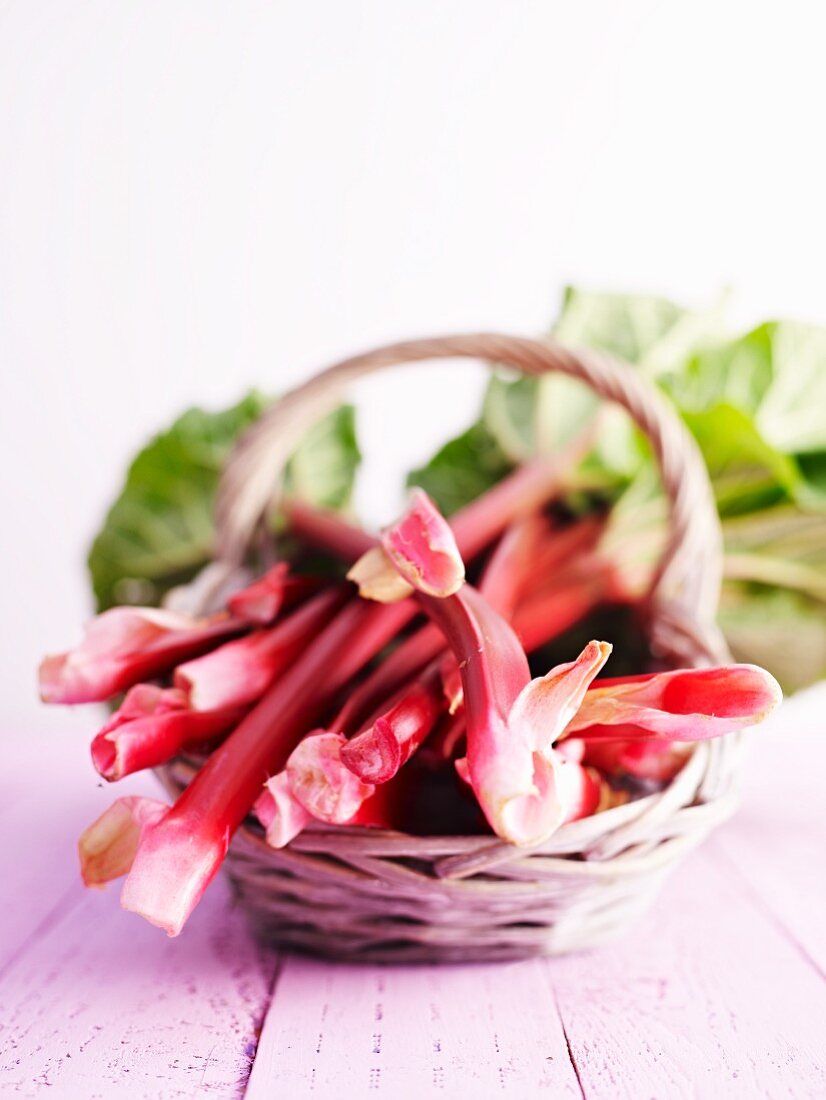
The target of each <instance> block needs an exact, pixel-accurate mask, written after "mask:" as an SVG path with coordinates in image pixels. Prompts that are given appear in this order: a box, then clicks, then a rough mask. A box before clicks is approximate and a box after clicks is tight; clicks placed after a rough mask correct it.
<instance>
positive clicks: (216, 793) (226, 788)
mask: <svg viewBox="0 0 826 1100" xmlns="http://www.w3.org/2000/svg"><path fill="white" fill-rule="evenodd" d="M408 614H409V612H408V609H407V607H406V606H405V605H404V604H393V605H389V606H387V607H376V605H369V604H364V603H361V602H360V601H358V600H352V601H351V602H350V603H348V604H347V605H345V607H344V608H343V609H342V610H341V611H340V612H339V613H338V615H337V616H336V617H335V619H333V621H332V622H331V623H330V624H329V625H328V626H327V627H325V628H324V630H322V631H321V633H320V634H319V635H318V637H317V639H316V642H315V644H314V645H313V646H312V648H308V649H307V650H306V651H305V652H304V653H303V654H302V655H301V657H300V658H299V659H298V660H297V661H296V662H295V664H293V665H292V666H291V667H290V668H289V669H288V670H287V672H286V673H285V674H284V675H283V676H282V677H281V678H280V679H279V680H277V681H276V682H275V684H274V685H273V686H272V687H271V688H270V689H269V691H268V692H267V694H266V695H265V696H264V698H263V699H262V700H261V701H260V702H259V703H258V705H257V706H256V707H254V708H253V710H251V711H250V712H249V714H247V716H246V717H245V718H243V719H242V720H241V722H240V723H239V725H238V726H237V727H236V728H235V730H233V732H232V733H231V734H230V735H229V737H228V738H227V739H226V741H224V742H223V743H222V744H221V745H219V746H218V748H216V750H215V751H214V752H213V753H212V754H211V756H210V757H209V759H208V760H207V762H206V764H205V765H204V767H203V768H202V769H201V771H200V772H198V774H197V775H196V776H195V778H194V779H193V781H192V783H191V784H190V785H189V786H188V787H187V788H186V790H185V791H184V792H183V794H182V795H181V797H180V798H179V799H178V801H177V802H176V803H175V805H174V806H173V807H172V808H171V809H170V810H169V812H168V813H167V814H166V815H165V816H164V818H163V819H162V820H161V821H159V822H157V823H156V824H154V825H153V826H151V827H149V828H147V829H146V830H144V833H143V835H142V836H141V840H140V843H139V845H138V850H137V853H136V855H135V861H134V863H133V865H132V869H131V871H130V873H129V876H128V878H127V880H126V883H125V885H124V888H123V894H122V897H121V904H122V905H123V906H124V908H125V909H129V910H131V911H133V912H136V913H139V914H141V915H142V916H144V917H145V918H146V919H147V920H149V921H150V922H151V923H153V924H157V925H158V926H159V927H161V928H164V929H165V930H166V931H167V932H168V933H169V935H172V936H174V935H177V934H178V933H179V932H180V930H181V928H182V927H183V925H184V924H185V922H186V920H187V918H188V916H189V914H190V913H191V912H192V910H193V909H194V908H195V906H196V905H197V903H198V901H199V900H200V898H201V895H202V894H203V892H204V890H205V889H206V887H207V886H208V885H209V883H210V881H211V880H212V878H213V877H214V876H215V874H216V873H217V871H218V868H219V867H220V865H221V861H222V860H223V858H224V856H225V854H226V851H227V848H228V847H229V843H230V840H231V838H232V836H233V834H234V833H235V831H236V829H237V828H238V826H239V825H240V824H241V822H242V821H243V819H244V817H245V816H246V814H247V813H248V812H249V810H250V808H251V807H252V805H253V803H254V802H255V801H256V799H257V798H258V796H259V795H260V793H261V790H262V788H263V786H264V783H265V782H266V780H267V778H268V777H269V776H271V775H275V774H277V773H278V772H279V771H281V770H282V769H283V767H284V765H285V764H286V762H287V759H288V757H289V755H290V753H291V752H292V750H293V748H294V747H295V745H296V744H297V742H298V741H299V740H300V738H301V736H302V734H303V733H304V731H305V730H306V729H307V728H309V727H311V726H312V723H313V722H314V721H315V720H317V719H318V717H319V716H320V715H321V714H322V713H323V711H324V709H325V707H327V706H328V705H329V702H330V700H331V699H332V698H333V697H334V696H335V694H336V693H337V692H338V691H340V690H341V688H342V687H343V686H344V685H345V684H346V683H347V681H348V680H349V679H350V678H351V677H352V676H353V675H355V673H356V672H358V670H359V669H360V668H361V667H362V666H363V665H364V664H365V663H366V662H367V661H369V660H370V659H371V658H372V657H374V656H375V655H376V653H378V652H379V651H380V650H381V649H382V648H383V647H384V646H385V645H386V644H387V643H388V642H389V641H390V640H391V639H392V638H393V637H394V636H395V634H396V633H397V632H398V630H399V628H400V624H401V622H402V621H403V620H404V619H405V618H406V617H407V616H408Z"/></svg>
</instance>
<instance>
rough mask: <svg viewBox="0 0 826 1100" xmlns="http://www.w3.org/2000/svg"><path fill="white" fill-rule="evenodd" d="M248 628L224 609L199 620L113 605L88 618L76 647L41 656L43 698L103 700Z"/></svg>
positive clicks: (78, 701)
mask: <svg viewBox="0 0 826 1100" xmlns="http://www.w3.org/2000/svg"><path fill="white" fill-rule="evenodd" d="M246 629H248V627H247V624H246V623H243V622H240V621H239V620H238V619H236V618H234V617H232V616H230V615H227V614H226V613H225V612H220V613H219V614H217V615H212V616H210V617H209V618H206V619H197V618H194V617H192V616H190V615H183V614H180V613H178V612H174V611H164V610H158V609H157V608H154V607H113V608H112V609H111V610H109V611H104V612H103V614H102V615H98V616H97V618H96V619H93V620H92V622H91V623H90V624H89V625H88V626H87V628H86V631H85V634H84V638H83V641H82V642H81V643H80V645H79V646H77V647H76V648H75V649H72V650H69V651H68V652H66V653H60V654H57V655H54V656H51V657H46V658H45V659H44V660H43V662H42V664H41V665H40V693H41V698H42V699H43V701H44V702H46V703H96V702H102V701H103V700H105V699H109V698H111V697H112V696H113V695H117V694H118V693H119V692H121V691H126V690H127V688H130V687H133V686H134V685H135V684H138V683H141V682H142V681H144V680H151V679H153V678H154V677H156V676H160V675H161V674H163V673H165V672H169V671H170V669H172V668H174V667H175V665H177V664H179V663H180V662H181V661H185V660H188V659H189V658H190V657H197V656H200V654H202V653H207V652H208V651H209V650H211V649H214V648H215V647H216V646H217V645H220V644H221V643H222V642H225V641H227V639H229V638H232V637H233V636H235V635H236V634H240V633H242V632H243V631H244V630H246Z"/></svg>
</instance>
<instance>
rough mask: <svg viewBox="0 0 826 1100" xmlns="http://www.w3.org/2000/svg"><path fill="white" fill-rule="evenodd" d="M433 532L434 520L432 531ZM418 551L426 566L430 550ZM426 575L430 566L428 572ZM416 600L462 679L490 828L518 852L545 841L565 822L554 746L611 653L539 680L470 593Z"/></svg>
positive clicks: (471, 751)
mask: <svg viewBox="0 0 826 1100" xmlns="http://www.w3.org/2000/svg"><path fill="white" fill-rule="evenodd" d="M401 522H402V523H403V522H404V518H403V519H402V521H401ZM443 522H444V521H443ZM435 529H436V526H435V521H434V524H433V525H432V526H431V528H430V530H431V531H433V530H435ZM415 552H416V553H418V554H421V555H422V556H423V557H424V558H426V556H427V554H428V553H429V549H428V545H427V542H426V541H425V542H424V543H422V544H421V545H417V547H416V548H415ZM426 569H427V562H426V561H423V562H422V563H421V570H420V571H421V573H422V574H424V573H425V571H426ZM412 575H413V574H411V576H412ZM417 599H418V602H419V604H420V605H421V607H422V608H423V610H424V611H425V612H426V613H427V614H428V615H429V616H430V617H431V618H432V619H433V621H434V622H435V623H436V624H437V625H438V626H439V628H440V629H441V630H442V632H443V634H444V635H445V638H446V639H447V642H448V645H449V646H450V648H451V650H452V651H453V654H454V656H455V658H456V660H457V662H458V664H459V668H460V670H461V677H462V691H463V696H464V708H465V713H466V722H467V742H468V755H467V770H468V775H469V777H470V782H471V785H472V787H473V790H474V793H475V795H476V798H477V800H478V801H479V804H480V806H481V807H482V810H483V812H484V813H485V816H486V817H487V819H488V822H489V823H490V825H491V827H492V828H493V830H494V832H495V833H497V835H499V836H501V837H503V838H504V839H506V840H509V841H511V842H512V843H514V844H523V845H527V844H538V843H540V842H542V841H543V840H545V839H547V837H549V836H550V835H551V834H552V833H553V832H554V831H555V830H556V829H557V828H558V827H559V825H560V824H561V822H562V821H563V820H564V817H565V813H566V807H565V805H564V804H563V802H562V801H561V799H560V796H559V790H558V787H557V782H556V772H557V770H558V769H559V767H560V766H561V763H562V758H561V757H559V756H558V755H557V754H556V753H555V752H554V750H553V743H554V741H555V740H556V738H557V737H558V736H559V735H560V733H561V732H562V730H563V729H564V728H565V726H566V725H567V724H568V722H569V721H570V720H571V718H572V717H573V715H574V714H575V713H576V711H577V710H578V709H579V706H580V704H581V702H582V698H583V696H584V695H585V691H586V689H587V687H588V684H589V683H590V682H591V680H592V679H593V678H594V677H595V676H596V674H597V672H599V670H600V668H601V667H602V665H603V664H604V663H605V661H606V660H607V658H608V654H609V653H610V646H608V645H607V644H605V643H602V642H591V643H590V644H589V645H588V646H587V647H586V648H585V650H584V651H583V652H582V654H581V655H580V657H579V658H578V659H577V660H576V661H575V662H572V663H571V664H567V665H560V666H559V667H558V668H555V669H552V670H551V671H550V672H549V673H548V674H547V675H546V676H543V677H541V678H539V679H536V680H531V676H530V669H529V666H528V659H527V657H526V656H525V651H524V650H523V649H522V646H521V645H520V643H519V639H518V638H517V636H516V634H515V633H514V631H513V630H512V628H511V627H510V626H509V625H508V623H507V622H506V621H505V620H504V619H503V618H502V616H501V615H499V613H498V612H496V611H495V610H494V609H493V608H492V607H491V606H490V604H489V603H488V602H487V601H486V600H485V599H484V598H483V597H482V596H481V595H480V594H479V593H478V592H476V591H475V590H474V589H472V588H471V587H470V586H469V585H464V586H463V587H462V588H460V589H459V591H458V592H457V593H456V594H455V595H452V596H446V597H443V598H439V597H434V596H430V595H428V594H426V593H423V592H421V591H419V592H417ZM391 606H392V605H391ZM566 763H567V762H566ZM570 766H571V767H578V765H575V764H570Z"/></svg>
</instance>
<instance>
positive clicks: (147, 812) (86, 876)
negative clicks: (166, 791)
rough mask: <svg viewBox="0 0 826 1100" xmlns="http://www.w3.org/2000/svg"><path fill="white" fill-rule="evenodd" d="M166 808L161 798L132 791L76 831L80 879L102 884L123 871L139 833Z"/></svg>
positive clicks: (86, 882) (153, 822)
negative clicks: (142, 795)
mask: <svg viewBox="0 0 826 1100" xmlns="http://www.w3.org/2000/svg"><path fill="white" fill-rule="evenodd" d="M168 810H169V806H167V805H166V804H165V803H163V802H159V801H157V800H156V799H154V798H140V797H138V796H136V795H131V796H129V797H127V798H118V799H117V800H116V801H115V802H113V803H112V805H111V806H110V807H109V808H108V809H107V810H104V812H103V813H102V814H101V815H100V817H99V818H98V819H97V820H96V821H93V822H92V824H91V825H89V826H88V828H86V829H84V831H83V832H82V833H81V834H80V839H79V840H78V854H79V856H80V871H81V875H82V876H83V881H84V883H85V884H86V885H87V886H102V885H103V884H104V883H107V882H111V881H112V879H116V878H120V876H121V875H125V874H127V873H128V872H129V870H130V869H131V867H132V862H133V860H134V858H135V853H136V852H137V850H138V844H139V842H140V839H141V837H142V835H143V834H144V832H145V831H146V829H147V828H148V827H149V826H152V825H154V824H156V823H157V822H158V821H160V820H161V819H162V818H163V817H164V816H165V815H166V813H167V812H168Z"/></svg>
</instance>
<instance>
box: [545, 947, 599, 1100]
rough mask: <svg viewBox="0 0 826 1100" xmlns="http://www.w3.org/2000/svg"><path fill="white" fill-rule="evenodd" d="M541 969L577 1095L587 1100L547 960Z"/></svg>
mask: <svg viewBox="0 0 826 1100" xmlns="http://www.w3.org/2000/svg"><path fill="white" fill-rule="evenodd" d="M542 962H543V969H544V971H545V977H546V978H547V980H548V985H549V986H550V991H551V1000H552V1001H553V1004H554V1008H555V1009H556V1014H557V1017H558V1019H559V1026H560V1027H561V1028H562V1035H563V1037H564V1039H565V1046H566V1048H567V1050H568V1061H569V1062H570V1063H571V1069H572V1070H573V1071H574V1077H576V1083H577V1088H578V1089H579V1095H580V1096H581V1097H582V1100H588V1097H587V1096H586V1094H585V1086H584V1085H583V1083H582V1077H581V1076H580V1072H579V1066H578V1065H577V1061H576V1056H575V1055H574V1050H573V1047H572V1046H571V1040H570V1037H569V1035H568V1029H567V1027H566V1026H565V1019H564V1017H563V1015H562V1008H561V1006H560V1004H559V997H557V995H556V987H555V986H554V981H553V976H552V974H551V964H550V960H549V959H543V960H542Z"/></svg>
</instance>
